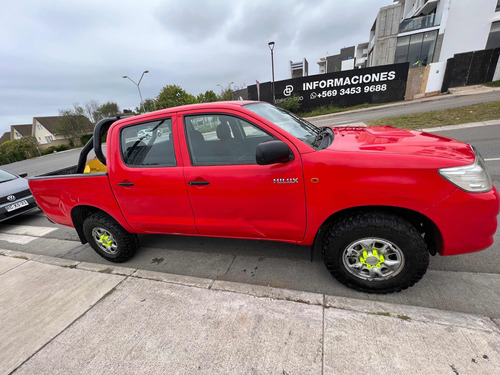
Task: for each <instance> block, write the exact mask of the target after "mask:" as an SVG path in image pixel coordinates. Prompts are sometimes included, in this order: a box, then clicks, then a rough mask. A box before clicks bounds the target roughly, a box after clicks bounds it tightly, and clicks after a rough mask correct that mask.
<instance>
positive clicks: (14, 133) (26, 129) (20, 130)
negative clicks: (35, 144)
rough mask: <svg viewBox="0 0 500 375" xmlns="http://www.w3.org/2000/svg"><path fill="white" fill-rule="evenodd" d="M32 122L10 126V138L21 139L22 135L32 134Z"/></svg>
mask: <svg viewBox="0 0 500 375" xmlns="http://www.w3.org/2000/svg"><path fill="white" fill-rule="evenodd" d="M31 128H32V125H31V124H25V125H11V127H10V139H11V140H14V139H21V138H22V137H26V136H30V135H31Z"/></svg>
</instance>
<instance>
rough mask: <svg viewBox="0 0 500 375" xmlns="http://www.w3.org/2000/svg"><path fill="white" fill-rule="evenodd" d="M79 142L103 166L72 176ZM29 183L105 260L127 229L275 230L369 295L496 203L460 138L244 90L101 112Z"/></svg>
mask: <svg viewBox="0 0 500 375" xmlns="http://www.w3.org/2000/svg"><path fill="white" fill-rule="evenodd" d="M106 133H107V142H106V150H105V152H104V151H103V148H102V145H101V139H102V138H103V135H104V134H106ZM92 149H94V152H95V154H96V156H97V158H98V159H99V161H100V162H101V163H102V164H104V165H105V166H106V167H104V166H103V169H102V170H101V172H97V173H84V172H85V165H86V159H87V155H88V153H89V151H90V150H92ZM87 169H88V167H87ZM29 184H30V188H31V190H32V192H33V194H34V196H35V199H36V201H37V203H38V205H39V206H40V208H41V209H42V210H43V211H44V212H45V213H46V215H47V216H48V217H49V219H50V220H52V221H54V222H56V223H59V224H63V225H67V226H72V227H74V228H75V229H76V231H77V233H78V235H79V237H80V239H81V242H82V243H87V242H88V243H89V244H90V245H91V246H92V247H93V248H94V250H95V251H96V252H97V253H98V254H99V255H101V256H102V257H104V258H105V259H107V260H109V261H112V262H124V261H126V260H128V259H130V258H131V257H132V256H133V255H134V253H135V252H136V249H137V248H138V245H139V242H138V237H137V233H163V234H182V235H189V236H218V237H231V238H249V239H265V240H273V241H284V242H289V243H294V244H300V245H311V246H318V247H321V248H322V251H323V254H324V261H325V264H326V267H327V268H328V270H329V271H330V272H331V274H332V275H333V276H334V277H335V278H336V279H337V280H338V281H340V282H341V283H344V284H345V285H347V286H349V287H352V288H354V289H357V290H360V291H365V292H375V293H389V292H395V291H401V290H402V289H405V288H408V287H410V286H412V285H413V284H415V283H416V282H417V281H418V280H420V279H421V278H422V276H423V275H424V274H425V272H426V270H427V267H428V263H429V255H435V254H440V255H455V254H463V253H468V252H473V251H478V250H482V249H485V248H487V247H489V246H490V245H491V244H492V243H493V235H494V233H495V231H496V228H497V214H498V213H499V197H498V193H497V191H496V189H495V188H494V187H493V186H492V182H491V179H490V176H489V175H488V173H487V172H486V170H485V165H484V161H483V159H482V158H481V156H480V155H479V154H478V153H477V151H475V150H474V149H473V148H472V147H471V146H470V145H468V144H465V143H462V142H459V141H457V140H454V139H449V138H444V137H441V136H437V135H433V134H426V133H422V132H418V131H407V130H399V129H395V128H392V127H342V128H330V127H324V128H317V127H315V126H313V125H311V124H310V123H308V122H306V121H305V120H303V119H301V118H299V117H297V116H295V115H293V114H290V113H288V112H286V111H283V110H281V109H279V108H276V107H274V106H272V105H270V104H267V103H263V102H250V101H235V102H217V103H207V104H197V105H189V106H183V107H177V108H170V109H167V110H161V111H157V112H152V113H148V114H144V115H140V116H135V117H129V118H122V119H105V120H103V121H101V122H100V123H98V124H97V125H96V128H95V131H94V137H93V138H92V139H91V140H90V141H89V143H87V145H85V147H84V148H83V150H82V153H81V155H80V160H79V163H78V166H77V167H74V168H70V169H68V170H67V171H64V172H63V174H61V172H58V173H53V174H51V175H45V176H39V177H32V178H30V179H29Z"/></svg>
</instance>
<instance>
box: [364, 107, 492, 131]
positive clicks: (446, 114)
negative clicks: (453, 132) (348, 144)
mask: <svg viewBox="0 0 500 375" xmlns="http://www.w3.org/2000/svg"><path fill="white" fill-rule="evenodd" d="M496 119H500V101H496V102H491V103H483V104H476V105H469V106H465V107H459V108H451V109H445V110H442V111H432V112H424V113H415V114H412V115H404V116H396V117H388V118H383V119H380V120H374V121H368V122H366V124H367V125H368V126H380V125H390V126H394V127H395V128H400V129H423V128H434V127H438V126H446V125H457V124H465V123H468V122H478V121H488V120H496Z"/></svg>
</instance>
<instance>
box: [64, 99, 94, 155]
mask: <svg viewBox="0 0 500 375" xmlns="http://www.w3.org/2000/svg"><path fill="white" fill-rule="evenodd" d="M59 116H60V117H59V119H58V121H57V125H56V127H55V131H56V132H57V133H59V134H62V135H64V137H65V138H68V139H69V143H70V145H71V146H74V145H75V140H76V139H78V138H79V137H80V136H81V135H82V134H85V133H88V132H89V131H90V129H91V128H92V123H91V122H90V120H89V119H88V118H87V117H86V116H85V109H84V108H83V107H82V106H79V105H77V104H74V105H73V109H62V110H60V111H59Z"/></svg>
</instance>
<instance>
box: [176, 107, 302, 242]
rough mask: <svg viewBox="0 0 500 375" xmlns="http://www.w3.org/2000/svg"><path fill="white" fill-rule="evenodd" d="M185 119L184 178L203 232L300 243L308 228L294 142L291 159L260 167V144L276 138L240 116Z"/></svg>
mask: <svg viewBox="0 0 500 375" xmlns="http://www.w3.org/2000/svg"><path fill="white" fill-rule="evenodd" d="M183 120H184V124H185V128H186V131H185V137H187V142H188V143H187V144H188V147H187V148H185V151H186V154H188V156H187V157H186V158H185V159H188V158H189V161H191V165H186V166H185V168H184V175H185V179H186V184H187V185H186V186H187V189H188V192H189V198H190V200H191V205H192V207H193V212H194V216H195V220H196V227H197V228H198V231H199V233H200V234H203V235H212V236H228V237H245V238H269V239H279V240H285V241H298V240H301V239H302V238H303V236H304V232H305V225H306V209H305V194H304V180H303V173H302V164H301V159H300V155H299V154H298V152H297V151H296V150H295V148H294V146H293V144H291V143H289V142H288V141H286V143H287V145H288V146H289V147H290V149H291V150H292V152H293V153H294V159H293V160H292V161H290V162H287V163H280V164H273V165H265V166H263V165H257V164H256V162H255V148H256V146H257V144H258V143H260V142H262V141H266V140H270V139H273V138H276V136H271V135H270V134H269V133H268V132H266V131H264V130H263V129H262V128H260V127H258V126H256V125H254V124H252V123H250V121H248V120H245V119H243V118H239V117H237V116H228V115H224V114H220V115H217V114H215V115H214V114H210V115H203V114H200V115H194V116H185V117H184V119H183ZM179 121H180V120H179ZM228 128H229V130H228ZM200 133H201V134H200ZM200 135H201V136H203V137H202V138H201V137H200ZM233 141H234V142H233ZM189 161H188V162H189ZM186 164H188V163H186Z"/></svg>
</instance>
